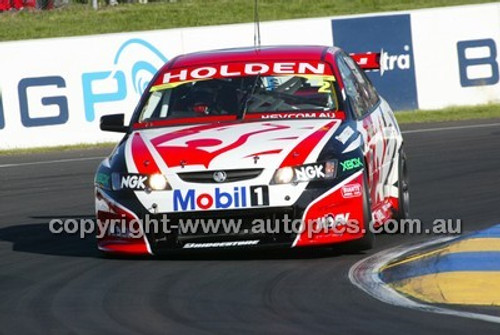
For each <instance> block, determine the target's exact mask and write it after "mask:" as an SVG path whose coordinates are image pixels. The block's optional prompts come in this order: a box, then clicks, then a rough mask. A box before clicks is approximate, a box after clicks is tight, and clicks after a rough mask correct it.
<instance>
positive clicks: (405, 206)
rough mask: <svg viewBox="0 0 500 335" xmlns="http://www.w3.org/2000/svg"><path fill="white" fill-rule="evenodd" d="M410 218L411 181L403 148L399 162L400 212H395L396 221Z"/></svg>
mask: <svg viewBox="0 0 500 335" xmlns="http://www.w3.org/2000/svg"><path fill="white" fill-rule="evenodd" d="M408 218H410V179H409V177H408V165H407V157H406V153H405V152H404V150H403V148H401V150H400V152H399V161H398V210H397V211H395V212H394V219H396V220H403V219H408Z"/></svg>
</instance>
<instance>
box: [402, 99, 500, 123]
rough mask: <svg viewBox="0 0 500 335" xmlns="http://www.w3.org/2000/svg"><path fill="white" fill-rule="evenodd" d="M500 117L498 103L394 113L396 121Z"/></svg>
mask: <svg viewBox="0 0 500 335" xmlns="http://www.w3.org/2000/svg"><path fill="white" fill-rule="evenodd" d="M490 118H500V104H488V105H477V106H460V107H448V108H445V109H440V110H425V111H423V110H418V111H405V112H398V113H396V119H397V120H398V123H400V124H404V123H425V122H444V121H460V120H472V119H490Z"/></svg>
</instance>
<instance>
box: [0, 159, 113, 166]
mask: <svg viewBox="0 0 500 335" xmlns="http://www.w3.org/2000/svg"><path fill="white" fill-rule="evenodd" d="M104 158H105V157H80V158H66V159H55V160H51V161H41V162H26V163H12V164H0V168H9V167H18V166H29V165H41V164H55V163H70V162H81V161H91V160H97V159H104Z"/></svg>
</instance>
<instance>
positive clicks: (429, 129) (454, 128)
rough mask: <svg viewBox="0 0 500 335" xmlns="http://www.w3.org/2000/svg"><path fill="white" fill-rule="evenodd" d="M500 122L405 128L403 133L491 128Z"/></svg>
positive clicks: (499, 124)
mask: <svg viewBox="0 0 500 335" xmlns="http://www.w3.org/2000/svg"><path fill="white" fill-rule="evenodd" d="M498 126H500V123H498V122H497V123H483V124H470V125H467V126H454V127H440V128H425V129H415V130H405V131H403V132H402V133H403V134H417V133H428V132H433V131H444V130H461V129H474V128H489V127H498Z"/></svg>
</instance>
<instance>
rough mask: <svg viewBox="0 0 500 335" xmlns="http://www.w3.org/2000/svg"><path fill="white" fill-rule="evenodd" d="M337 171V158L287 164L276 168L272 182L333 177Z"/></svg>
mask: <svg viewBox="0 0 500 335" xmlns="http://www.w3.org/2000/svg"><path fill="white" fill-rule="evenodd" d="M336 172H337V162H336V161H335V160H330V161H326V162H319V163H313V164H305V165H300V166H293V167H290V166H287V167H282V168H279V169H277V170H276V172H275V173H274V176H273V179H272V180H271V184H290V183H301V182H309V181H313V180H322V179H333V178H335V175H336Z"/></svg>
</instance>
